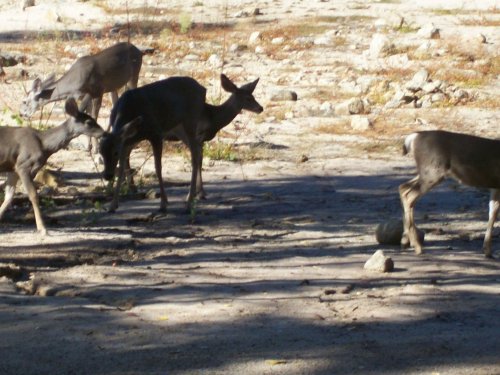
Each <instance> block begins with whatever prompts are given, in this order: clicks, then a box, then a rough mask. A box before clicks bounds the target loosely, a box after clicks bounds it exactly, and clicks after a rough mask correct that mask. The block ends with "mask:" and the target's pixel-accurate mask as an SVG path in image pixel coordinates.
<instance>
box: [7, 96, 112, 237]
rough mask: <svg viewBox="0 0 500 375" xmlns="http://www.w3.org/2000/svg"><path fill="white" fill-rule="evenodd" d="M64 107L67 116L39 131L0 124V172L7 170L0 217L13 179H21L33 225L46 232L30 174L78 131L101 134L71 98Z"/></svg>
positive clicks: (12, 188) (11, 194)
mask: <svg viewBox="0 0 500 375" xmlns="http://www.w3.org/2000/svg"><path fill="white" fill-rule="evenodd" d="M65 109H66V113H67V114H68V115H69V118H68V119H67V120H66V121H64V122H63V123H62V124H61V125H59V126H57V127H55V128H52V129H49V130H45V131H43V132H42V131H38V130H35V129H32V128H21V127H19V128H16V127H0V172H3V173H6V174H7V180H6V182H5V199H4V201H3V203H2V205H1V206H0V219H1V218H2V217H3V215H4V213H5V211H6V210H7V208H8V207H9V206H10V204H11V203H12V199H13V198H14V193H15V190H16V185H17V181H18V180H19V179H21V182H22V183H23V185H24V188H25V190H26V192H27V193H28V197H29V200H30V201H31V205H32V206H33V211H34V213H35V221H36V227H37V229H38V230H39V231H40V233H42V234H46V233H47V229H46V227H45V224H44V222H43V218H42V214H41V211H40V206H39V204H38V195H37V192H36V188H35V185H34V183H33V178H34V177H35V175H36V173H37V172H38V171H39V170H40V168H42V167H43V166H44V165H45V162H46V161H47V159H48V158H49V156H50V155H52V154H53V153H55V152H57V151H59V150H60V149H62V148H64V147H66V146H67V145H68V144H69V142H70V141H71V140H72V139H73V138H75V137H77V136H79V135H81V134H85V135H88V136H89V137H96V138H98V137H101V136H102V135H103V134H104V130H103V129H102V128H101V127H100V126H99V125H98V124H97V122H96V121H95V120H94V119H93V118H92V117H90V116H89V115H87V114H85V113H83V112H80V111H79V110H78V106H77V104H76V101H75V99H73V98H69V99H67V100H66V104H65Z"/></svg>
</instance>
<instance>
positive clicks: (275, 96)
mask: <svg viewBox="0 0 500 375" xmlns="http://www.w3.org/2000/svg"><path fill="white" fill-rule="evenodd" d="M270 99H271V100H272V101H285V100H291V101H296V100H297V93H296V92H295V91H291V90H278V91H275V92H274V93H272V94H271V98H270Z"/></svg>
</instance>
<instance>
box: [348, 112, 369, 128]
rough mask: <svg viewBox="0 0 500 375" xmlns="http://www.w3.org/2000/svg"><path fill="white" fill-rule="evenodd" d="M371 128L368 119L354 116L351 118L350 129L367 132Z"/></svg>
mask: <svg viewBox="0 0 500 375" xmlns="http://www.w3.org/2000/svg"><path fill="white" fill-rule="evenodd" d="M371 127H372V122H371V121H370V119H369V118H368V117H365V116H359V115H354V116H352V118H351V128H352V129H354V130H368V129H370V128H371Z"/></svg>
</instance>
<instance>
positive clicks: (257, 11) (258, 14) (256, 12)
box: [252, 8, 264, 16]
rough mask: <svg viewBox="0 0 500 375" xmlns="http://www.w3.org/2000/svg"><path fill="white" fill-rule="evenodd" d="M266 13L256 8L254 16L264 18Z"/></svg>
mask: <svg viewBox="0 0 500 375" xmlns="http://www.w3.org/2000/svg"><path fill="white" fill-rule="evenodd" d="M263 14H264V13H262V11H261V10H260V8H255V9H254V10H253V12H252V15H254V16H262V15H263Z"/></svg>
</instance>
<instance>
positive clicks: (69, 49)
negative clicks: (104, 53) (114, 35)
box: [64, 45, 91, 57]
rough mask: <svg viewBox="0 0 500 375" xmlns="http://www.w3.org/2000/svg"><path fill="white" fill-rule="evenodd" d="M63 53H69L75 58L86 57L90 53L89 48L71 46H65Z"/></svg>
mask: <svg viewBox="0 0 500 375" xmlns="http://www.w3.org/2000/svg"><path fill="white" fill-rule="evenodd" d="M64 52H66V53H71V54H73V55H74V56H76V57H82V56H88V55H90V53H91V51H90V47H86V46H73V45H67V46H66V47H64Z"/></svg>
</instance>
